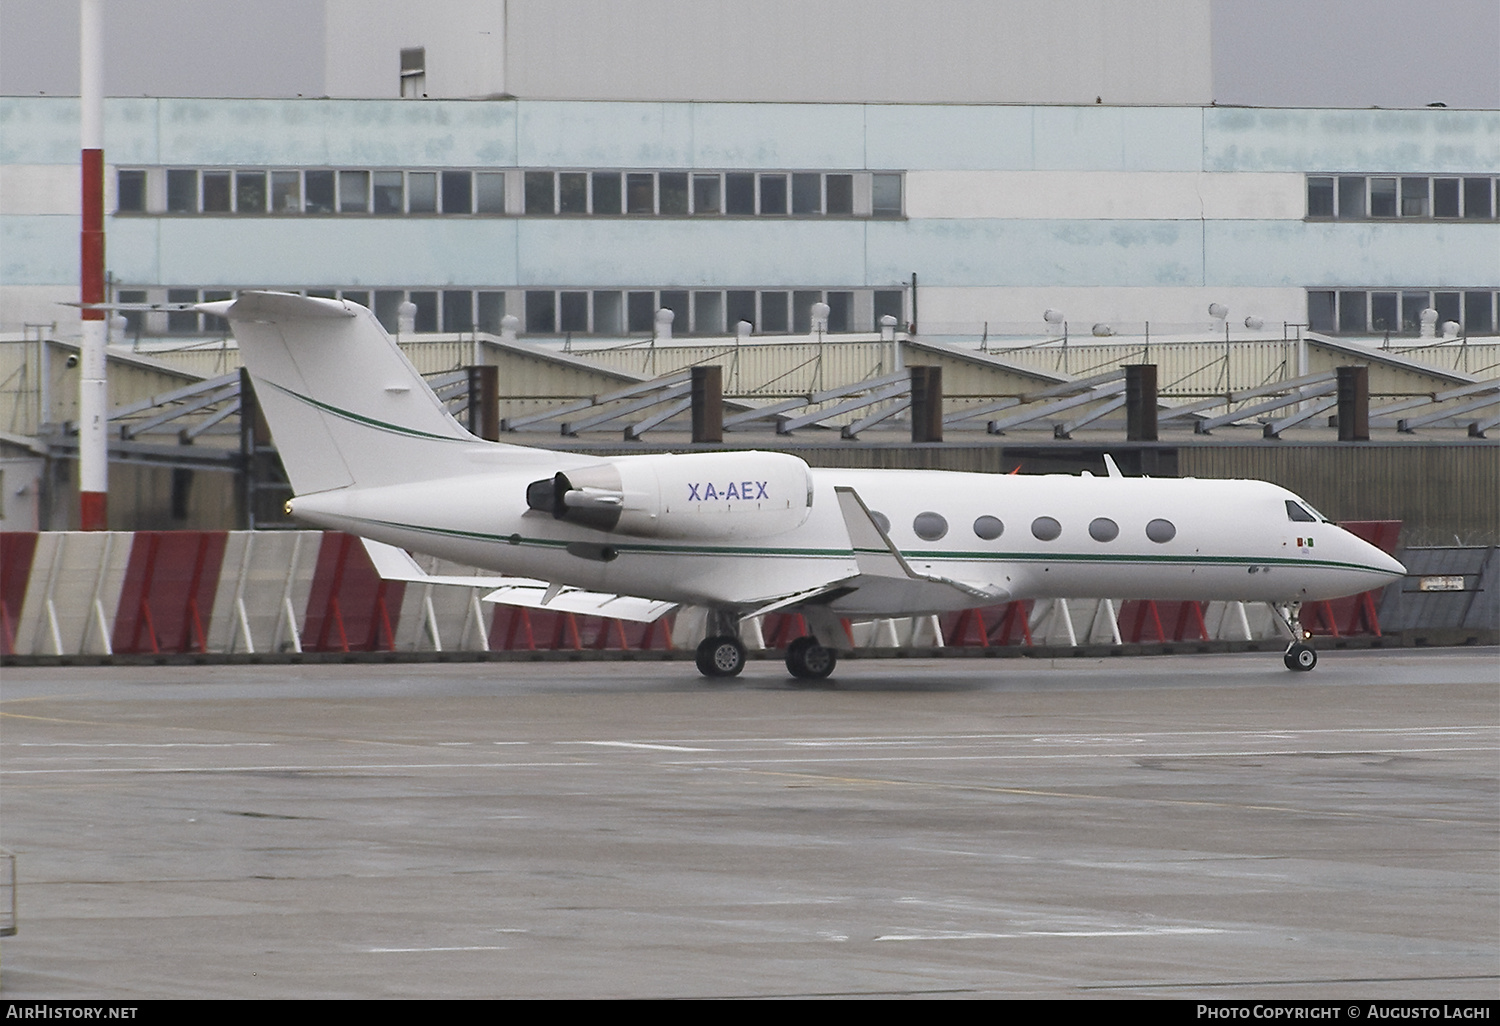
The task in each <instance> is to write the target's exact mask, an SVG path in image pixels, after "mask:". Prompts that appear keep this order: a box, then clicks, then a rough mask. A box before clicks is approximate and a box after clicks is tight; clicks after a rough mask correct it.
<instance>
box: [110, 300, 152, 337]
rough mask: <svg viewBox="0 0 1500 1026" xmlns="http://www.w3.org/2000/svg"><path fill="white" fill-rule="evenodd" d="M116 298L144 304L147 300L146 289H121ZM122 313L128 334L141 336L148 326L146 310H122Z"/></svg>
mask: <svg viewBox="0 0 1500 1026" xmlns="http://www.w3.org/2000/svg"><path fill="white" fill-rule="evenodd" d="M115 299H116V300H117V301H119V302H121V303H140V304H142V305H144V304H145V302H146V291H145V290H144V289H141V290H139V291H137V290H130V289H121V290H120V291H119V292H117V293H115ZM120 315H121V316H122V317H124V318H125V332H126V334H128V335H131V336H134V337H135V338H140V337H141V333H142V332H143V331H144V330H145V328H146V312H145V311H144V310H121V311H120Z"/></svg>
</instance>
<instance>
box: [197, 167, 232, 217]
mask: <svg viewBox="0 0 1500 1026" xmlns="http://www.w3.org/2000/svg"><path fill="white" fill-rule="evenodd" d="M230 209H231V207H230V198H229V172H228V171H205V172H203V212H204V213H205V214H227V213H229V211H230Z"/></svg>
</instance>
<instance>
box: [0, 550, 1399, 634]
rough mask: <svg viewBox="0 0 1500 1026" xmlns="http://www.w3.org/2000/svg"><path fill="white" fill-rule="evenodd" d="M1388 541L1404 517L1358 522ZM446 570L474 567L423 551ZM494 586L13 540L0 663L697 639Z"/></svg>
mask: <svg viewBox="0 0 1500 1026" xmlns="http://www.w3.org/2000/svg"><path fill="white" fill-rule="evenodd" d="M1345 526H1346V527H1349V528H1350V529H1351V530H1354V531H1355V532H1356V533H1359V534H1361V536H1362V537H1366V538H1367V539H1369V540H1371V541H1373V542H1375V543H1376V544H1379V545H1381V546H1382V547H1383V548H1386V549H1387V551H1389V550H1391V549H1393V548H1394V547H1395V542H1396V536H1397V532H1398V531H1399V527H1400V525H1399V524H1389V523H1385V522H1375V523H1370V524H1354V525H1345ZM418 562H419V563H421V564H422V566H423V569H425V570H426V571H427V572H428V573H431V574H434V575H450V576H466V575H473V574H475V573H477V571H475V570H474V569H473V568H469V567H462V566H456V565H453V564H448V563H444V562H442V561H439V560H435V559H431V558H428V557H418ZM484 591H485V589H483V588H468V587H455V586H452V585H435V584H408V583H402V582H399V581H387V580H384V579H382V578H381V577H380V575H379V574H378V573H377V572H376V570H375V567H374V566H373V564H371V562H370V559H369V556H368V555H367V554H366V552H365V548H364V546H363V545H361V544H360V543H359V540H358V539H356V538H354V537H353V536H351V535H346V534H341V533H338V532H332V531H330V532H322V531H138V532H134V533H128V532H97V531H90V532H72V531H48V532H40V533H38V532H24V531H17V532H4V533H0V655H25V656H67V655H83V654H89V655H111V654H114V655H126V654H129V655H139V654H147V655H150V654H172V653H175V654H187V653H230V654H263V653H274V652H444V651H447V652H484V651H546V650H554V651H555V650H563V651H584V650H590V649H592V650H616V651H626V650H634V651H643V650H653V649H654V650H660V649H670V648H682V649H691V648H693V647H694V646H695V645H696V644H697V643H698V641H699V640H700V639H701V637H702V632H703V626H704V619H705V618H704V616H703V615H702V614H703V611H702V610H694V609H683V610H680V611H679V612H678V613H676V614H669V615H668V616H667V617H663V618H662V619H661V620H658V621H657V622H656V623H651V624H640V623H634V622H629V621H622V620H613V619H606V618H603V617H595V616H583V615H578V614H574V613H568V612H557V611H552V610H537V609H525V608H521V607H514V606H501V605H486V604H483V603H481V602H480V598H481V597H482V595H483V594H484ZM1375 594H1376V593H1374V592H1371V593H1367V594H1364V595H1357V596H1354V597H1352V598H1348V599H1341V600H1339V601H1337V602H1319V603H1309V604H1307V605H1306V606H1304V607H1303V611H1302V620H1303V625H1304V627H1306V628H1307V629H1308V630H1310V631H1312V632H1313V633H1315V634H1326V635H1331V636H1333V637H1345V636H1351V635H1366V636H1368V635H1372V634H1373V635H1375V636H1377V637H1378V636H1379V635H1380V624H1379V622H1378V620H1377V618H1376V615H1375ZM801 619H802V618H801V617H800V616H799V615H798V614H796V613H772V614H768V615H766V616H764V617H758V618H755V619H753V620H747V621H746V622H745V624H744V629H743V636H744V640H745V642H746V644H747V646H749V647H750V648H755V649H762V648H771V649H777V648H783V647H785V646H786V645H787V643H788V642H789V641H790V640H791V639H792V638H795V637H799V636H801V635H802V634H805V633H806V626H805V624H803V623H801ZM846 630H847V631H848V634H849V638H850V643H851V644H852V645H853V646H855V647H856V648H903V647H914V648H932V647H941V646H948V647H970V648H972V647H980V648H992V647H1002V646H1030V645H1052V646H1068V647H1076V646H1080V645H1099V644H1103V645H1119V644H1126V643H1144V644H1152V643H1173V642H1193V641H1213V640H1225V641H1252V640H1269V639H1275V638H1278V637H1281V636H1282V635H1283V634H1284V628H1282V627H1281V625H1280V622H1279V620H1277V618H1276V617H1275V616H1274V615H1273V613H1272V611H1271V610H1270V609H1269V607H1267V606H1265V605H1264V604H1250V605H1247V604H1245V603H1238V602H1210V603H1198V602H1143V601H1125V600H1112V599H1087V600H1081V599H1071V600H1064V599H1053V600H1041V601H1036V602H1031V601H1025V602H1011V603H1008V604H1006V605H1002V606H994V607H990V608H986V609H975V610H967V611H965V612H962V613H950V614H947V615H944V616H926V617H909V618H903V619H897V620H878V621H875V622H873V623H862V624H846Z"/></svg>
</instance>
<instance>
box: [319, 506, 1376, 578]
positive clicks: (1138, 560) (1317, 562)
mask: <svg viewBox="0 0 1500 1026" xmlns="http://www.w3.org/2000/svg"><path fill="white" fill-rule="evenodd" d="M348 519H350V520H356V521H359V522H360V523H365V524H370V525H372V526H378V527H388V528H395V529H397V530H401V531H413V532H416V533H418V534H430V535H437V536H439V537H444V538H457V539H462V540H464V541H477V542H490V543H494V544H497V545H518V546H530V547H532V548H545V549H559V550H561V549H566V548H567V547H568V546H569V545H573V544H576V543H578V542H579V541H581V540H582V539H577V538H574V539H566V538H527V537H523V536H521V535H518V534H517V535H510V534H489V533H487V532H482V531H461V530H458V529H455V528H443V527H431V526H424V525H421V524H402V523H397V522H395V521H390V520H372V519H369V518H364V517H349V518H348ZM607 544H608V545H609V546H610V548H612V549H614V550H615V551H616V552H618V553H619V554H620V555H622V556H623V555H626V554H631V553H634V554H640V555H672V556H792V557H797V558H802V559H851V558H853V556H854V553H855V550H852V549H814V548H785V547H760V546H743V545H733V546H730V545H680V544H678V545H668V544H656V543H647V542H622V541H620V540H619V539H617V538H610V539H609V540H608V541H607ZM858 551H860V552H867V553H875V554H882V555H883V554H887V550H885V549H859V550H858ZM901 556H902V558H903V559H905V560H906V561H907V562H908V563H911V562H915V561H922V560H925V561H933V560H942V561H944V562H967V563H1074V564H1094V565H1105V566H1162V565H1170V566H1204V567H1216V566H1243V567H1249V566H1273V567H1302V568H1305V569H1317V570H1353V571H1357V572H1362V573H1372V574H1380V575H1382V576H1388V574H1387V573H1386V571H1384V570H1381V569H1379V568H1377V567H1371V566H1364V565H1362V564H1359V563H1343V562H1339V561H1337V560H1329V559H1289V558H1286V557H1261V556H1203V555H1194V556H1172V555H1165V554H1163V555H1160V556H1140V555H1125V554H1120V555H1114V554H1108V553H1100V554H1098V555H1086V554H1084V553H1072V552H1057V553H1042V552H971V551H963V550H946V551H941V552H929V551H923V550H918V551H914V552H907V551H903V552H901Z"/></svg>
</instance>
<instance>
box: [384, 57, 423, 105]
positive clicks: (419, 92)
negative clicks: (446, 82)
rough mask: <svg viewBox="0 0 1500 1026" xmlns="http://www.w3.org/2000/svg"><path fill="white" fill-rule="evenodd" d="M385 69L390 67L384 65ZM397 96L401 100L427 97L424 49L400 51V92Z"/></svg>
mask: <svg viewBox="0 0 1500 1026" xmlns="http://www.w3.org/2000/svg"><path fill="white" fill-rule="evenodd" d="M387 52H389V51H387ZM386 67H390V65H386ZM399 95H400V96H401V98H402V99H403V100H416V99H421V98H422V97H424V96H426V95H427V48H426V47H424V46H412V47H405V48H403V49H402V50H401V91H400V94H399Z"/></svg>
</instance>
